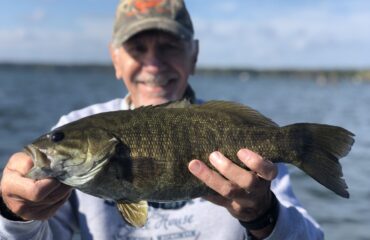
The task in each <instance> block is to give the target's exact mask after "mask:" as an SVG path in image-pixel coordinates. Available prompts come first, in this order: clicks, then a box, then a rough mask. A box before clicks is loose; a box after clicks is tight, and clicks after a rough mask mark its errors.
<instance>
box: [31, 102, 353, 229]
mask: <svg viewBox="0 0 370 240" xmlns="http://www.w3.org/2000/svg"><path fill="white" fill-rule="evenodd" d="M353 136H354V135H353V134H352V133H351V132H349V131H347V130H345V129H343V128H341V127H337V126H331V125H324V124H314V123H297V124H292V125H288V126H284V127H279V126H278V125H277V124H276V123H274V122H273V121H271V120H270V119H268V118H266V117H265V116H263V115H262V114H260V113H258V112H257V111H255V110H253V109H251V108H249V107H247V106H243V105H241V104H237V103H232V102H226V101H210V102H207V103H204V104H202V105H192V104H189V103H188V102H187V101H177V102H171V103H167V104H163V105H159V106H147V107H141V108H138V109H135V110H123V111H115V112H105V113H100V114H96V115H91V116H88V117H86V118H82V119H80V120H77V121H75V122H71V123H69V124H66V125H64V126H61V127H59V128H57V129H55V130H53V131H51V132H50V133H47V134H45V135H43V136H41V137H39V138H38V139H36V140H35V141H34V142H33V143H31V144H29V145H28V146H26V147H25V152H26V153H28V154H29V155H30V156H31V157H32V159H33V161H34V167H33V168H32V169H31V170H30V172H29V173H28V175H27V176H28V177H30V178H33V179H42V178H47V177H54V178H56V179H58V180H59V181H61V182H62V183H64V184H66V185H69V186H71V187H74V188H77V189H79V190H81V191H83V192H85V193H88V194H91V195H94V196H97V197H101V198H106V199H112V200H114V201H116V202H117V207H118V209H119V210H120V212H121V214H122V216H123V218H124V219H125V220H126V221H127V222H128V223H129V224H131V225H133V226H136V227H140V226H143V225H144V224H145V222H146V220H147V208H148V206H147V201H153V202H163V201H175V200H181V199H190V198H195V197H200V196H203V195H206V194H212V193H214V192H213V191H212V190H211V189H209V188H208V187H207V186H206V185H205V184H203V183H202V182H201V181H199V180H198V179H197V178H196V177H195V176H193V175H192V174H191V173H190V172H189V171H188V168H187V166H188V163H189V162H190V161H191V160H192V159H199V160H202V161H203V162H204V163H205V164H207V166H209V167H210V168H212V169H213V170H215V168H214V167H213V166H212V165H211V164H210V163H209V161H208V157H209V154H210V153H211V152H213V151H216V150H218V151H220V152H222V153H223V154H224V155H225V156H226V157H228V158H229V159H230V160H232V161H233V162H234V163H235V164H237V165H239V166H240V167H243V168H245V169H247V168H246V166H245V165H244V164H243V163H242V162H241V161H240V160H239V159H238V158H237V156H236V153H237V151H238V150H239V149H241V148H248V149H251V150H252V151H255V152H257V153H259V154H260V155H261V156H262V157H264V158H265V159H268V160H270V161H272V162H274V163H278V162H285V163H289V164H293V165H295V166H296V167H298V168H299V169H301V170H302V171H304V172H305V173H306V174H308V175H310V176H311V177H312V178H314V179H315V180H316V181H318V182H319V183H321V184H322V185H324V186H325V187H327V188H328V189H330V190H332V191H334V192H335V193H336V194H338V195H340V196H342V197H345V198H348V197H349V193H348V191H347V185H346V183H345V181H344V179H343V178H342V176H343V174H342V168H341V165H340V163H339V161H338V160H339V159H340V158H342V157H344V156H346V155H347V154H348V152H349V151H350V149H351V146H352V144H353V143H354V139H353ZM247 170H248V169H247Z"/></svg>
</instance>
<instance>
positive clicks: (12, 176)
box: [2, 153, 61, 201]
mask: <svg viewBox="0 0 370 240" xmlns="http://www.w3.org/2000/svg"><path fill="white" fill-rule="evenodd" d="M32 166H33V163H32V159H31V158H30V157H29V156H28V155H26V154H24V153H17V154H14V155H13V156H12V157H11V158H10V160H9V162H8V164H7V165H6V166H5V169H4V176H3V180H2V181H3V182H4V183H3V184H2V185H3V187H2V191H4V192H6V193H7V192H9V193H11V195H12V196H22V197H23V198H25V199H28V200H31V201H37V200H42V199H43V198H45V197H46V196H48V195H49V194H50V193H51V192H53V191H54V190H55V189H57V188H58V187H59V186H60V185H61V183H60V182H59V181H57V180H56V179H42V180H33V179H30V178H26V177H24V176H25V175H26V174H27V173H28V171H29V170H30V169H31V168H32Z"/></svg>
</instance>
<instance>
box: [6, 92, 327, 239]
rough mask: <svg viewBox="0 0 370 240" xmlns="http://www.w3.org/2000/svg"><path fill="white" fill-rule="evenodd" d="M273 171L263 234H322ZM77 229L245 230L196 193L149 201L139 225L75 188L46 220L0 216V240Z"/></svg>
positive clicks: (237, 233) (136, 232) (203, 234)
mask: <svg viewBox="0 0 370 240" xmlns="http://www.w3.org/2000/svg"><path fill="white" fill-rule="evenodd" d="M129 108H130V107H129V104H128V103H127V99H115V100H112V101H109V102H106V103H100V104H95V105H91V106H89V107H86V108H84V109H81V110H77V111H73V112H71V113H69V114H68V115H65V116H63V117H62V118H61V119H60V121H59V122H58V124H57V125H56V127H58V126H62V125H64V124H66V123H69V122H72V121H75V120H78V119H80V118H82V117H86V116H89V115H92V114H97V113H101V112H107V111H115V110H127V109H129ZM278 170H279V174H278V176H277V178H276V179H274V180H273V181H272V184H271V190H272V191H273V192H274V193H275V195H276V197H277V199H278V201H279V215H278V219H277V222H276V225H275V228H274V230H273V232H272V233H271V234H270V236H269V237H268V238H266V239H282V240H288V239H299V240H313V239H323V238H324V237H323V232H322V231H321V229H320V227H319V225H318V224H317V223H316V222H315V221H314V220H313V219H312V218H311V217H310V216H309V215H308V213H307V212H306V210H305V209H304V208H303V207H302V206H301V205H300V203H299V202H298V200H297V198H296V197H295V196H294V194H293V191H292V188H291V184H290V178H289V174H288V171H287V168H286V166H285V165H284V164H278ZM76 229H78V231H79V232H80V235H81V238H82V239H97V240H105V239H106V240H108V239H109V240H111V239H125V240H177V239H178V240H180V239H181V240H188V239H198V240H200V239H204V240H209V239H213V240H234V239H246V238H247V235H246V230H245V228H244V227H242V226H241V225H240V223H239V221H238V220H237V219H235V218H234V217H232V216H231V214H230V213H229V212H228V211H227V210H226V209H225V208H223V207H220V206H217V205H214V204H212V203H210V202H208V201H206V200H203V199H201V198H197V199H193V200H190V201H184V202H176V203H173V204H159V205H158V204H157V205H150V207H149V214H148V222H147V224H146V225H145V226H144V227H143V228H133V227H130V226H128V225H127V224H126V223H125V222H124V221H123V220H122V217H121V216H120V214H119V212H118V210H117V209H116V207H115V204H114V203H113V202H109V201H107V200H104V199H100V198H96V197H94V196H91V195H88V194H85V193H83V192H80V191H76V192H75V195H74V196H73V197H72V198H71V199H70V201H67V202H66V203H65V204H64V205H63V206H62V207H61V208H60V209H59V210H58V211H57V212H56V214H55V216H53V217H52V218H50V219H49V220H47V221H27V222H17V221H10V220H8V219H5V218H4V217H2V216H0V240H5V239H7V240H13V239H19V240H24V239H30V240H33V239H34V240H44V239H45V240H46V239H48V240H49V239H53V240H59V239H60V240H65V239H71V238H72V236H73V232H74V231H75V230H76Z"/></svg>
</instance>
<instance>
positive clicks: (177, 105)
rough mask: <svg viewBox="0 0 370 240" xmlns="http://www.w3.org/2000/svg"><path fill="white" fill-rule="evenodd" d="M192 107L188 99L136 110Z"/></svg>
mask: <svg viewBox="0 0 370 240" xmlns="http://www.w3.org/2000/svg"><path fill="white" fill-rule="evenodd" d="M190 106H192V104H191V103H190V101H189V100H188V99H186V98H183V99H181V100H176V101H170V102H167V103H163V104H159V105H148V106H141V107H138V108H136V109H135V110H145V109H151V108H188V107H190Z"/></svg>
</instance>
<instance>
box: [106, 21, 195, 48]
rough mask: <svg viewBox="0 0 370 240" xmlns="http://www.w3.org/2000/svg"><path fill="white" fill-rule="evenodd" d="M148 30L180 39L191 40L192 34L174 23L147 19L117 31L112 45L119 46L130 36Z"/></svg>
mask: <svg viewBox="0 0 370 240" xmlns="http://www.w3.org/2000/svg"><path fill="white" fill-rule="evenodd" d="M148 30H161V31H165V32H169V33H172V34H174V35H175V36H177V37H179V38H181V39H185V40H188V39H192V38H193V33H192V32H190V31H189V30H188V29H186V28H184V27H183V26H181V25H180V24H178V23H177V22H175V21H172V20H168V19H164V18H149V19H145V20H142V21H140V22H139V23H137V24H133V25H131V26H130V27H129V28H125V29H122V28H121V29H118V30H117V31H116V33H115V34H114V36H113V44H114V45H115V46H120V45H121V44H122V43H124V42H125V41H127V40H128V39H130V38H131V37H132V36H134V35H136V34H138V33H140V32H143V31H148Z"/></svg>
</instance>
